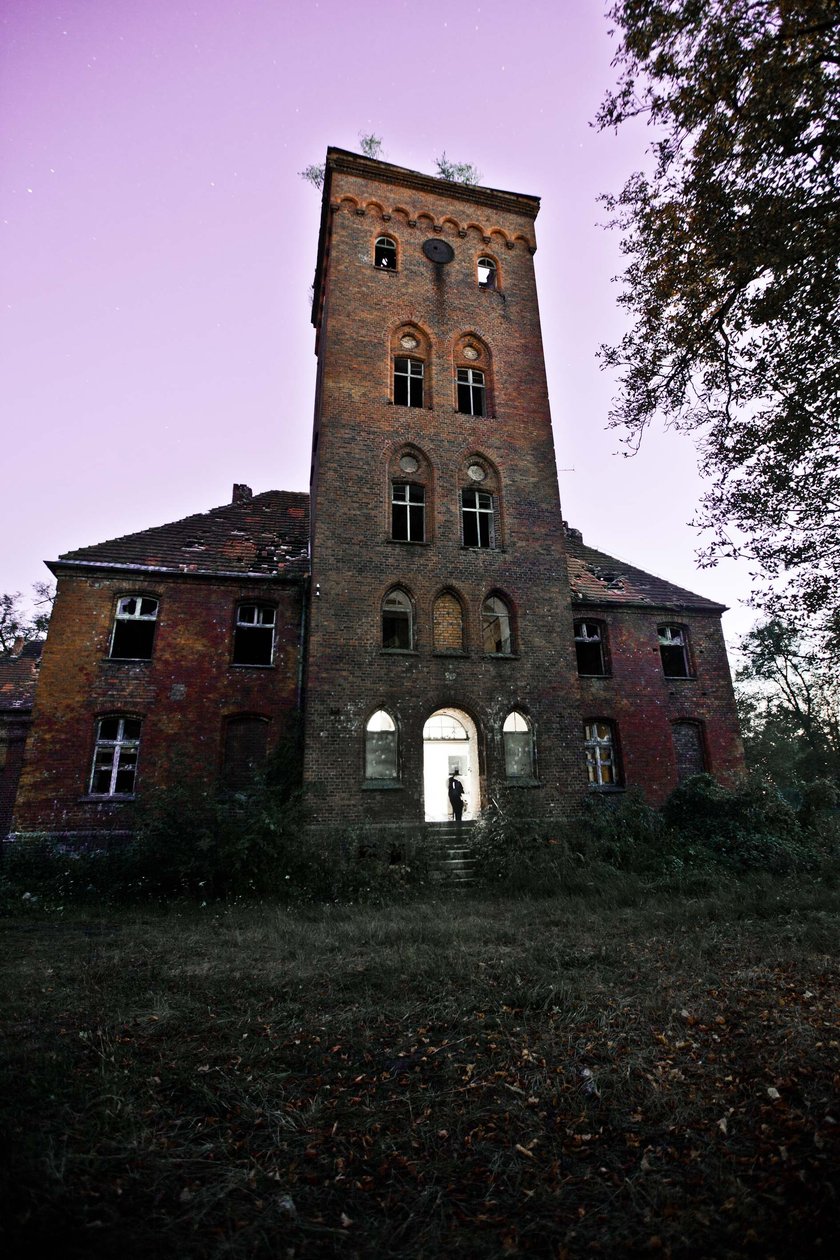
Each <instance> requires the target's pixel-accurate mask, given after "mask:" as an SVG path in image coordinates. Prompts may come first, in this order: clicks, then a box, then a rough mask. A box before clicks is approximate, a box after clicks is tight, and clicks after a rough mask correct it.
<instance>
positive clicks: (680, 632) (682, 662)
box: [659, 626, 691, 678]
mask: <svg viewBox="0 0 840 1260" xmlns="http://www.w3.org/2000/svg"><path fill="white" fill-rule="evenodd" d="M659 654H660V656H661V657H662V672H663V673H664V675H665V677H666V678H688V677H689V676H690V673H691V671H690V669H689V667H688V635H687V634H686V632H685V630H684V629H683V627H682V626H660V627H659Z"/></svg>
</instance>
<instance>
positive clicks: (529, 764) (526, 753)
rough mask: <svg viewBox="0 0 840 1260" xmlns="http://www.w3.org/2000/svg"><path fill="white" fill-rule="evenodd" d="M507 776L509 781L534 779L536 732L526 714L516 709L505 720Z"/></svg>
mask: <svg viewBox="0 0 840 1260" xmlns="http://www.w3.org/2000/svg"><path fill="white" fill-rule="evenodd" d="M502 740H503V741H504V746H505V775H506V776H507V778H508V779H533V777H534V730H533V727H532V726H531V723H530V722H529V721H528V719H527V718H526V716H525V714H524V713H520V712H519V711H518V709H514V710H513V712H511V713H509V714H508V715H507V717H506V718H505V720H504V725H503V726H502Z"/></svg>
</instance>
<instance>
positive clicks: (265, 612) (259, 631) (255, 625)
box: [233, 604, 276, 665]
mask: <svg viewBox="0 0 840 1260" xmlns="http://www.w3.org/2000/svg"><path fill="white" fill-rule="evenodd" d="M275 619H276V610H275V609H274V608H272V607H271V605H270V604H240V605H239V607H238V608H237V610H236V627H235V629H234V632H233V663H234V665H270V664H271V663H272V661H273V660H274V623H275Z"/></svg>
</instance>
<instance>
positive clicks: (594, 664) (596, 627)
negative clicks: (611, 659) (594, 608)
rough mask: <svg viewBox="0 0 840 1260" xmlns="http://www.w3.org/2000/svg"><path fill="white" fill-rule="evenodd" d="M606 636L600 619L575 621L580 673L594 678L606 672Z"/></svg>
mask: <svg viewBox="0 0 840 1260" xmlns="http://www.w3.org/2000/svg"><path fill="white" fill-rule="evenodd" d="M604 638H605V634H604V626H603V625H602V623H601V622H600V621H576V622H575V653H576V655H577V670H578V673H579V674H586V675H589V676H590V677H593V678H598V677H603V675H604V674H606V672H607V664H606V657H605V655H604Z"/></svg>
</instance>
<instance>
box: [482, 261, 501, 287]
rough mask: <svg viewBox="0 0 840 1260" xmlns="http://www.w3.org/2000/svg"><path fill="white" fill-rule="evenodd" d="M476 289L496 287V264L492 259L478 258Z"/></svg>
mask: <svg viewBox="0 0 840 1260" xmlns="http://www.w3.org/2000/svg"><path fill="white" fill-rule="evenodd" d="M477 271H478V287H479V289H495V287H496V264H495V262H494V261H493V259H492V258H479V260H478V266H477Z"/></svg>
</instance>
